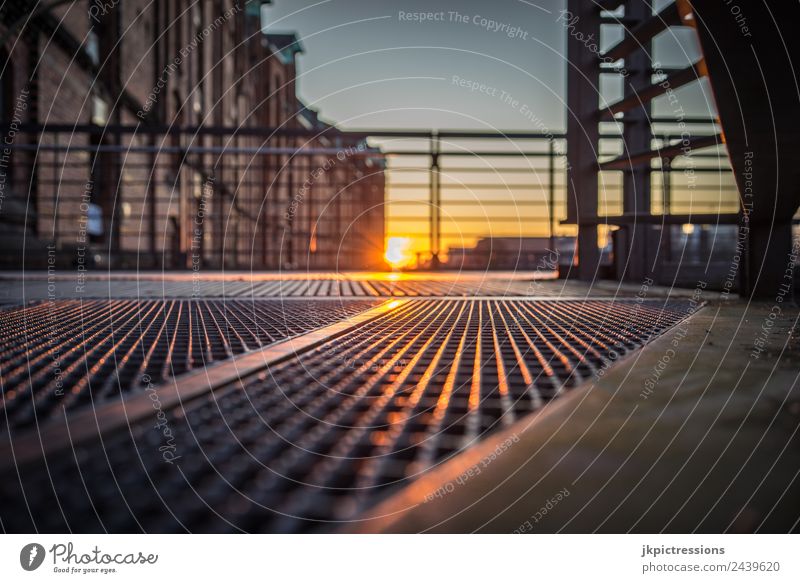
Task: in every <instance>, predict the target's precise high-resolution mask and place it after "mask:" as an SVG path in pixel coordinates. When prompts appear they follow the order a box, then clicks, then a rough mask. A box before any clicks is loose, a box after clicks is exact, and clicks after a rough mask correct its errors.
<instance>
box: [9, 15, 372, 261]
mask: <svg viewBox="0 0 800 583" xmlns="http://www.w3.org/2000/svg"><path fill="white" fill-rule="evenodd" d="M262 4H264V2H259V1H250V2H245V1H244V0H238V2H235V1H233V0H200V1H198V2H193V3H190V4H189V5H188V6H187V5H184V4H183V3H178V2H149V1H147V0H124V1H119V0H105V1H100V0H84V1H76V2H74V3H71V4H59V5H56V6H55V7H52V8H50V9H47V10H38V9H37V10H34V9H33V8H34V6H35V5H36V2H33V1H18V2H10V3H8V2H7V3H5V4H4V5H3V7H2V9H0V34H2V39H3V41H2V43H0V44H2V47H3V49H2V50H3V53H2V55H0V56H1V57H2V62H3V65H4V67H3V70H2V73H1V74H0V75H1V81H2V96H1V98H2V103H1V105H2V118H3V119H2V121H3V122H4V123H3V127H4V142H5V143H4V144H3V146H5V149H4V150H3V154H2V155H0V170H1V171H2V172H0V189H2V192H0V201H2V203H3V204H2V206H0V221H2V223H3V225H4V228H3V234H2V235H0V236H2V237H5V239H4V242H5V243H7V244H6V245H4V247H3V248H4V249H6V251H5V252H3V253H2V254H0V255H2V256H1V257H0V262H1V263H2V264H3V265H4V266H6V267H22V265H23V261H22V256H21V252H23V251H24V265H26V266H28V267H36V266H42V265H43V264H44V263H45V262H46V258H47V256H48V249H53V250H54V251H51V252H50V254H51V256H52V255H55V257H56V260H57V262H58V263H60V264H62V265H75V264H78V265H80V264H85V265H86V266H87V267H88V266H89V265H92V264H95V263H96V262H100V263H101V264H105V263H108V264H109V265H111V266H115V267H128V268H134V267H139V268H161V267H166V268H195V269H196V268H200V267H208V268H227V269H332V268H340V269H373V268H376V267H379V266H380V265H381V256H382V250H383V238H384V215H383V204H382V203H383V197H384V178H383V168H384V160H383V158H382V156H381V154H380V152H379V151H378V150H375V149H372V148H368V147H366V146H365V144H363V143H358V142H355V141H354V139H353V138H351V137H348V136H346V135H344V134H342V133H341V132H338V131H337V130H336V128H334V127H331V126H329V125H327V124H325V123H323V122H321V121H320V120H319V119H318V118H317V116H316V113H315V112H314V111H312V110H311V109H309V108H307V107H305V106H304V105H303V104H302V103H301V102H300V101H299V100H298V98H297V96H296V91H295V79H296V59H297V57H298V55H299V54H301V53H302V50H303V48H302V45H301V43H300V41H299V40H298V39H297V37H296V36H295V35H294V34H292V33H285V34H272V33H270V34H265V33H264V32H262V30H263V29H264V26H263V25H264V23H263V22H262V16H261V15H262V10H261V5H262ZM23 240H24V243H22V241H23ZM15 246H16V248H17V250H14V248H15ZM48 246H49V247H48Z"/></svg>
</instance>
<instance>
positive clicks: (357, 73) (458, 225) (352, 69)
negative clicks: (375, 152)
mask: <svg viewBox="0 0 800 583" xmlns="http://www.w3.org/2000/svg"><path fill="white" fill-rule="evenodd" d="M565 5H566V4H565V2H564V1H563V0H536V1H528V0H497V1H495V2H478V1H472V0H469V1H458V2H457V1H455V0H449V1H445V0H434V1H423V0H409V1H404V2H388V1H368V0H327V1H326V0H323V1H314V0H292V1H291V2H290V1H288V0H274V2H273V4H272V5H271V6H266V7H265V8H264V10H263V12H262V20H263V26H264V30H265V31H266V32H289V31H292V32H296V33H297V34H298V36H299V37H300V39H301V42H302V45H303V48H304V49H305V52H304V54H303V55H301V56H300V57H299V61H298V81H297V87H298V92H299V95H300V97H301V98H302V99H303V100H304V101H305V103H306V104H307V105H309V106H310V107H312V108H314V109H316V110H318V111H319V113H320V116H321V117H322V119H324V120H325V121H328V122H331V123H336V124H337V125H339V126H340V127H343V128H373V129H374V128H385V129H392V128H399V129H416V128H421V129H481V130H498V129H500V130H514V131H539V132H543V133H547V132H553V133H558V132H563V131H564V129H565V127H566V115H567V114H566V104H565V92H566V70H567V62H566V56H565V51H566V38H567V32H566V28H565V26H564V23H563V15H562V10H564V8H565ZM656 8H658V3H657V4H656ZM420 15H425V16H420ZM420 20H423V21H420ZM619 34H620V31H619V30H616V31H615V30H614V29H613V28H610V27H604V31H603V35H602V37H601V48H605V47H607V46H610V45H611V44H613V42H616V40H618V38H619ZM693 35H694V33H693V32H692V31H690V30H679V31H677V33H676V32H674V31H671V32H670V33H669V34H668V35H662V36H661V37H659V38H657V39H656V42H655V45H654V53H655V58H656V59H657V60H658V61H659V62H660V63H661V64H662V66H664V67H676V66H686V65H687V64H689V63H690V62H693V61H695V60H696V59H697V57H698V54H699V53H698V50H697V43H696V41H695V39H694V37H693ZM621 81H622V80H621V79H620V78H614V77H612V76H604V79H603V82H602V84H601V89H602V96H601V99H605V100H607V101H608V102H612V101H614V100H616V99H618V98H619V97H620V96H621V94H622V82H621ZM677 93H678V95H679V97H680V99H681V103H682V105H683V106H684V108H685V110H686V113H687V114H688V115H704V116H709V115H713V113H714V108H713V104H712V101H711V99H710V96H709V93H708V92H707V91H705V90H704V89H703V87H702V84H701V83H694V84H692V85H691V86H688V87H685V88H681V89H679V90H678V91H677ZM601 102H602V101H601ZM654 110H655V113H656V114H663V113H667V112H668V111H669V109H668V108H667V107H666V104H665V103H663V100H662V102H656V103H655V105H654ZM383 145H384V146H388V147H394V148H400V147H402V146H406V147H413V146H414V145H412V144H408V143H406V144H399V143H397V142H394V143H389V144H386V143H383ZM418 145H419V144H416V146H418ZM454 146H455V147H475V148H477V147H481V148H482V149H486V148H485V147H483V146H477V145H475V144H456V145H454ZM523 147H527V146H523ZM539 147H541V146H539ZM611 147H612V148H613V144H612V145H611ZM404 162H406V163H408V162H410V163H412V164H425V163H426V162H425V160H421V159H420V160H404ZM464 163H465V162H464V161H463V160H462V161H459V162H458V164H464ZM466 163H467V164H470V162H469V161H466ZM390 164H391V165H394V166H397V165H398V164H399V162H398V161H397V160H393V161H391V162H390ZM453 164H454V165H455V164H456V162H453ZM519 164H523V165H524V163H523V162H522V161H519V162H516V163H515V162H513V161H512V162H505V166H509V165H510V166H514V165H519ZM529 166H530V167H531V171H532V172H531V177H530V178H532V180H531V182H532V183H533V184H534V185H539V186H541V185H542V184H543V183H544V180H545V179H546V177H543V176H541V174H542V173H543V172H545V167H544V166H543V161H535V162H532V163H530V164H529ZM395 174H398V173H395ZM477 176H478V178H475V177H474V176H471V177H470V178H469V180H471V181H473V182H474V181H476V180H481V178H480V175H477ZM559 176H561V174H559ZM484 178H491V176H488V175H487V176H486V177H484ZM389 180H390V182H399V181H401V180H402V182H403V183H409V182H411V183H415V182H419V183H420V184H423V183H424V184H426V183H427V178H426V177H425V175H424V173H419V174H418V175H414V174H413V173H409V172H405V173H403V177H402V179H398V178H397V176H392V175H391V173H390V176H389ZM467 180H468V179H467V178H466V177H465V176H463V175H460V174H459V173H457V172H450V173H449V174H448V175H447V176H446V177H445V180H444V182H448V181H452V182H457V183H461V184H462V186H463V185H464V183H465V182H466V181H467ZM503 180H504V181H505V182H507V183H511V184H512V185H513V183H515V182H516V183H518V182H519V180H520V179H519V177H518V176H517V177H513V176H508V177H507V178H506V177H504V178H503ZM560 181H561V183H562V184H563V178H560ZM484 182H485V180H484ZM458 190H459V192H456V191H447V190H445V193H444V194H443V198H444V199H445V202H446V200H447V198H448V196H450V197H458V200H464V199H465V194H464V192H463V190H464V189H463V188H460V189H458ZM466 190H467V194H466V196H467V197H468V198H471V199H474V200H475V201H476V204H475V205H463V204H459V205H455V206H454V205H451V206H450V207H447V206H445V211H447V212H445V213H444V214H445V215H449V216H452V217H462V216H466V217H470V216H473V217H478V218H475V219H470V220H469V221H467V220H464V219H459V218H452V219H450V221H449V225H447V224H446V225H445V226H444V227H443V228H444V230H445V235H444V238H445V239H446V241H445V246H447V245H455V246H460V245H462V244H463V245H470V244H473V243H474V241H475V240H477V238H478V237H479V236H481V235H488V234H492V235H511V236H526V235H535V236H546V235H548V234H549V227H548V222H547V220H546V216H547V208H546V206H543V205H539V206H536V207H535V210H534V207H527V208H526V209H525V210H524V211H523V210H521V209H519V208H513V204H511V203H513V201H519V200H526V197H527V198H529V199H531V201H532V200H534V199H537V197H538V199H541V200H540V202H544V199H543V198H542V197H543V196H544V192H543V191H542V190H541V188H539V189H538V190H537V189H536V188H534V189H532V190H530V191H528V192H523V189H517V188H514V187H513V186H512V187H511V188H509V187H504V188H502V189H500V190H499V191H498V192H491V191H480V192H478V191H477V190H476V191H470V189H469V188H467V189H466ZM616 190H617V189H616V186H615V182H614V177H610V179H609V181H608V193H606V198H607V199H608V204H609V205H610V207H609V212H613V211H614V208H613V207H614V205H615V204H616V202H617V200H618V198H619V196H618V193H617V192H616ZM563 196H564V194H563V188H562V187H561V186H559V197H558V198H559V199H560V201H561V202H559V204H557V205H556V209H557V213H556V214H557V215H558V214H560V213H561V212H563V204H562V202H563ZM426 197H427V191H425V190H424V189H423V188H420V189H417V190H413V189H411V190H409V189H405V190H401V189H393V188H390V189H389V191H388V200H389V201H390V202H392V201H397V200H403V199H408V200H422V199H425V198H426ZM493 197H494V199H497V200H508V201H509V203H510V206H508V207H504V206H502V204H500V203H499V202H495V203H494V205H493V206H492V207H491V208H487V207H485V206H481V205H480V201H481V200H486V199H487V198H488V199H492V200H494V199H493ZM531 197H532V198H531ZM615 197H616V198H615ZM531 204H533V203H531ZM601 206H602V203H601ZM427 212H428V211H427V207H425V206H424V205H417V206H414V205H413V204H410V203H409V204H403V203H395V204H390V205H389V207H388V209H387V217H388V227H389V231H390V235H392V234H394V235H407V236H409V237H410V238H411V239H412V242H413V247H414V249H415V250H423V248H424V247H425V238H426V237H427V234H426V233H427V222H426V217H427ZM399 216H402V217H408V218H404V219H398V220H394V217H399ZM414 217H416V218H417V219H418V220H415V219H414ZM446 222H448V221H447V220H446ZM561 232H562V233H564V234H568V233H569V232H570V231H569V229H568V228H567V229H562V230H561Z"/></svg>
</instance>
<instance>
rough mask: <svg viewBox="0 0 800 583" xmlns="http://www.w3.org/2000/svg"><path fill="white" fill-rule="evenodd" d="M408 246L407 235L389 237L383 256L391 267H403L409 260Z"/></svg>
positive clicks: (408, 239)
mask: <svg viewBox="0 0 800 583" xmlns="http://www.w3.org/2000/svg"><path fill="white" fill-rule="evenodd" d="M410 247H411V239H410V238H408V237H389V238H388V239H387V240H386V253H385V254H384V255H383V257H384V259H386V261H387V262H388V263H389V264H390V265H391V266H392V267H403V266H404V265H406V264H407V263H408V262H409V261H411V253H410V251H409V249H410Z"/></svg>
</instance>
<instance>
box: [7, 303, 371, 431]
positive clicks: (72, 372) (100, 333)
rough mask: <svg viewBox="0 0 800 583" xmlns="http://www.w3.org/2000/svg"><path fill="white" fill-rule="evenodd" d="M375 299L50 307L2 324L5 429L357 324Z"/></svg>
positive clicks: (11, 316) (21, 312) (14, 313)
mask: <svg viewBox="0 0 800 583" xmlns="http://www.w3.org/2000/svg"><path fill="white" fill-rule="evenodd" d="M377 303H379V302H377V301H369V300H357V301H349V302H345V303H341V302H315V301H313V300H309V301H293V302H282V301H280V300H254V301H241V300H227V301H213V300H211V301H209V300H196V301H192V300H172V301H152V300H151V301H142V302H137V301H132V300H117V301H99V300H92V301H83V302H82V301H78V300H67V301H57V302H43V303H40V304H38V305H35V306H31V307H28V308H24V309H17V310H11V311H8V312H6V313H3V315H2V318H0V338H2V341H1V342H0V381H2V387H1V388H2V402H0V408H2V413H1V414H0V427H2V426H3V425H5V424H9V425H11V426H12V427H27V426H30V425H32V424H33V423H34V422H36V421H38V422H42V421H44V420H46V418H47V417H48V416H52V415H63V412H62V411H63V410H64V409H66V410H67V411H73V410H75V409H78V408H81V407H91V406H94V405H97V404H99V403H102V402H104V401H107V400H109V399H114V398H118V397H119V396H120V395H121V394H126V393H128V392H130V391H134V390H141V389H142V387H145V386H150V385H156V384H158V383H161V382H163V381H165V380H167V379H169V378H172V377H173V376H175V375H180V374H182V373H185V372H187V371H190V370H193V369H197V368H205V367H208V366H211V365H213V364H215V363H218V362H220V361H223V360H227V359H230V358H233V357H234V356H236V355H239V354H243V353H245V352H247V351H250V350H255V349H258V348H262V347H264V346H267V345H270V344H272V343H275V342H278V341H280V340H285V339H286V338H289V337H293V336H296V335H298V334H303V333H306V332H309V331H311V330H314V329H317V328H320V327H322V326H325V325H327V324H331V323H332V322H335V321H338V320H341V319H344V318H347V317H348V316H353V315H355V314H358V313H359V312H362V311H364V310H366V309H368V308H370V307H372V306H374V305H376V304H377Z"/></svg>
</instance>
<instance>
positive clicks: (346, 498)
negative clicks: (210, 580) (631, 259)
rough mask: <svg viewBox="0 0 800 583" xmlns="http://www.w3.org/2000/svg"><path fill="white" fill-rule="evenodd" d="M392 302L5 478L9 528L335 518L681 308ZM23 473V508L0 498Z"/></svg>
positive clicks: (244, 525)
mask: <svg viewBox="0 0 800 583" xmlns="http://www.w3.org/2000/svg"><path fill="white" fill-rule="evenodd" d="M398 304H399V305H398V306H397V307H396V308H395V309H394V310H392V311H389V312H387V313H385V314H383V315H381V316H378V317H376V318H375V319H373V320H370V321H368V322H366V323H363V324H361V325H358V326H354V327H352V328H351V329H350V330H349V331H347V332H345V333H344V334H342V335H340V336H338V337H336V338H335V339H329V340H328V341H325V342H322V343H317V344H313V345H311V346H309V347H307V348H306V349H304V350H302V351H300V352H298V353H296V354H293V355H291V356H289V357H288V358H283V359H281V360H279V361H277V362H274V363H272V364H271V365H270V366H269V367H268V368H267V369H265V370H263V371H262V372H261V373H260V374H257V375H255V376H254V377H251V378H249V379H245V380H243V381H236V380H234V379H232V380H231V382H230V384H228V385H227V386H223V387H222V388H220V389H218V390H215V391H213V392H206V393H205V395H203V396H200V397H198V398H196V399H194V400H193V401H190V402H187V403H184V404H183V406H181V407H175V408H172V409H169V410H165V411H164V418H163V420H159V419H157V418H156V417H155V413H154V414H153V416H147V417H145V418H142V419H139V420H138V421H135V422H132V423H131V424H130V425H129V426H126V427H125V428H124V429H120V430H118V431H116V432H113V433H110V434H107V435H103V437H102V440H99V439H95V440H93V441H89V442H86V443H83V444H81V445H80V446H79V447H77V448H76V449H75V450H74V454H73V452H71V451H69V452H66V453H65V452H57V453H53V454H51V455H49V456H48V458H47V461H46V462H45V461H43V460H42V461H39V462H35V463H30V464H27V465H25V466H24V467H21V468H20V473H19V478H18V477H17V474H16V471H17V470H16V469H13V470H10V471H11V472H13V473H12V474H9V475H5V476H0V519H2V521H3V524H4V526H5V528H7V529H9V530H11V531H17V530H31V529H32V528H34V526H35V528H37V529H39V530H49V531H61V530H64V529H67V528H73V529H78V530H81V531H102V530H109V531H138V530H145V531H157V532H161V531H180V530H191V531H203V532H213V531H235V530H246V531H266V532H275V531H281V532H285V531H305V530H319V529H323V530H324V529H331V528H335V527H336V525H337V524H340V523H341V522H340V521H346V520H348V519H350V518H352V517H353V516H355V514H356V513H357V512H359V511H361V510H364V509H366V508H369V507H370V506H372V505H373V504H374V503H376V502H377V501H379V500H381V499H382V498H384V497H385V496H386V495H388V494H391V493H392V492H394V491H396V490H397V489H398V488H399V487H401V486H402V485H405V484H408V483H409V481H410V480H413V479H414V477H415V476H417V475H419V473H420V472H424V471H426V470H428V469H430V468H431V467H433V466H435V465H436V464H438V463H441V462H442V461H443V460H446V459H447V458H449V457H450V456H452V455H454V454H456V453H457V452H459V451H460V450H463V449H464V448H466V447H468V446H469V445H470V444H472V443H475V441H476V440H479V439H482V438H484V437H485V436H487V435H489V434H491V433H493V432H495V431H496V430H498V429H500V428H502V427H508V426H509V425H511V424H512V423H513V422H514V421H516V420H519V419H521V418H522V417H523V416H525V415H526V414H528V413H530V412H532V411H535V410H537V409H539V408H541V407H542V406H543V405H545V404H546V403H547V402H549V401H551V400H552V399H554V398H556V397H557V396H558V395H560V394H561V393H563V392H564V391H565V390H568V389H569V388H570V387H572V386H574V385H575V384H576V383H577V382H579V381H580V380H582V379H586V378H589V377H591V376H592V375H593V374H594V373H595V372H596V371H597V370H598V369H599V368H600V367H601V366H603V364H604V362H606V361H607V359H608V356H609V354H610V353H611V351H612V350H614V351H616V352H618V353H626V352H629V351H631V350H634V349H636V348H638V347H640V346H641V345H642V344H644V343H645V342H647V341H648V340H649V339H650V338H652V337H654V336H655V335H658V334H659V333H661V332H663V331H664V330H665V329H666V328H667V327H669V326H672V325H674V324H675V323H676V322H678V321H679V320H681V319H682V318H684V317H685V316H686V315H687V313H688V312H687V310H688V304H687V303H686V302H670V303H666V304H665V303H664V302H655V301H644V302H632V301H631V302H628V301H616V302H612V301H602V300H592V301H546V300H541V301H527V300H515V301H512V300H500V301H495V300H455V299H454V300H409V301H405V302H398ZM165 452H169V455H166V454H165ZM165 455H166V458H174V459H166V458H165ZM87 477H90V478H91V479H86V478H87ZM20 480H21V483H22V485H23V486H24V491H25V494H26V496H27V503H28V505H29V508H30V515H28V514H27V513H20V512H19V508H17V507H12V506H15V505H14V504H13V502H12V501H14V500H20V499H21V492H20ZM75 484H82V487H80V488H76V487H75Z"/></svg>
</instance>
